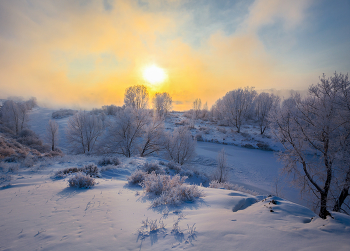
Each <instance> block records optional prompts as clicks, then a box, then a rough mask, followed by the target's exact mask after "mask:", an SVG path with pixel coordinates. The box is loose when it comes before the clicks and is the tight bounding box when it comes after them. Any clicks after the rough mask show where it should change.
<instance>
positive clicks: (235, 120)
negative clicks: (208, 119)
mask: <svg viewBox="0 0 350 251" xmlns="http://www.w3.org/2000/svg"><path fill="white" fill-rule="evenodd" d="M255 96H256V91H255V90H254V88H249V87H245V88H244V89H241V88H240V89H236V90H233V91H230V92H228V93H226V95H225V96H224V97H223V98H222V101H220V106H218V109H220V110H222V113H223V115H224V117H225V118H226V119H227V120H228V122H229V124H230V125H232V126H234V127H236V128H237V132H238V133H239V132H240V131H241V126H242V125H243V123H244V122H245V121H246V119H247V118H248V117H249V115H250V113H251V112H252V107H253V106H252V104H253V100H254V98H255Z"/></svg>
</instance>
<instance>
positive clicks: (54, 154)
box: [43, 148, 64, 158]
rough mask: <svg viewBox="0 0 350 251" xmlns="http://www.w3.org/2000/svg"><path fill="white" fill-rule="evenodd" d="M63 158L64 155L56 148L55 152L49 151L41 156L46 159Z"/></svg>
mask: <svg viewBox="0 0 350 251" xmlns="http://www.w3.org/2000/svg"><path fill="white" fill-rule="evenodd" d="M63 156H64V153H63V152H62V151H61V150H60V149H58V148H55V151H50V152H48V153H45V154H44V155H43V157H47V158H54V157H63Z"/></svg>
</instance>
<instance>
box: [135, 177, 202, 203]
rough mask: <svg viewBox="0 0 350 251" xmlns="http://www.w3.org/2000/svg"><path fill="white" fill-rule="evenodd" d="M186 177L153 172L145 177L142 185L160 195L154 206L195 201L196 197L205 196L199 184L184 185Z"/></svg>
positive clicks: (150, 191) (148, 190)
mask: <svg viewBox="0 0 350 251" xmlns="http://www.w3.org/2000/svg"><path fill="white" fill-rule="evenodd" d="M186 178H187V177H180V175H175V176H173V177H172V178H171V177H170V176H169V175H162V174H156V173H155V172H152V173H151V174H147V175H146V176H145V177H144V181H143V182H142V183H141V185H142V187H143V189H144V190H145V191H146V192H148V193H153V194H155V195H160V197H159V198H157V199H156V200H154V201H153V203H152V206H153V207H155V206H159V205H165V204H169V205H179V204H181V203H182V202H184V201H193V200H194V199H195V198H198V197H201V196H203V193H202V192H201V191H199V189H198V187H197V186H194V185H192V186H185V185H183V183H184V181H185V180H186Z"/></svg>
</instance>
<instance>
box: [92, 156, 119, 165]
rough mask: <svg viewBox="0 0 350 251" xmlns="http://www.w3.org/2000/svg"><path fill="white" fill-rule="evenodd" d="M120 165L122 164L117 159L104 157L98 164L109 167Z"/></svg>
mask: <svg viewBox="0 0 350 251" xmlns="http://www.w3.org/2000/svg"><path fill="white" fill-rule="evenodd" d="M120 164H121V162H120V160H119V159H118V158H117V157H113V158H108V157H104V158H102V159H101V160H99V161H98V162H97V165H99V166H108V165H114V166H118V165H120Z"/></svg>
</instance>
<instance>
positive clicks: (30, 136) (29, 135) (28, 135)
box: [17, 129, 50, 153]
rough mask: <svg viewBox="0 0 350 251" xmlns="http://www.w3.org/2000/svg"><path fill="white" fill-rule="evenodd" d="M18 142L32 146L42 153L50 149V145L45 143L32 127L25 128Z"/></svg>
mask: <svg viewBox="0 0 350 251" xmlns="http://www.w3.org/2000/svg"><path fill="white" fill-rule="evenodd" d="M17 142H19V143H20V144H22V145H26V146H28V147H30V148H34V149H36V150H37V151H39V152H41V153H45V152H49V151H50V146H49V145H46V144H43V141H42V140H41V139H40V138H39V136H38V135H37V134H36V133H35V132H33V131H32V130H30V129H23V130H22V131H21V132H20V133H19V135H18V137H17Z"/></svg>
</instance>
